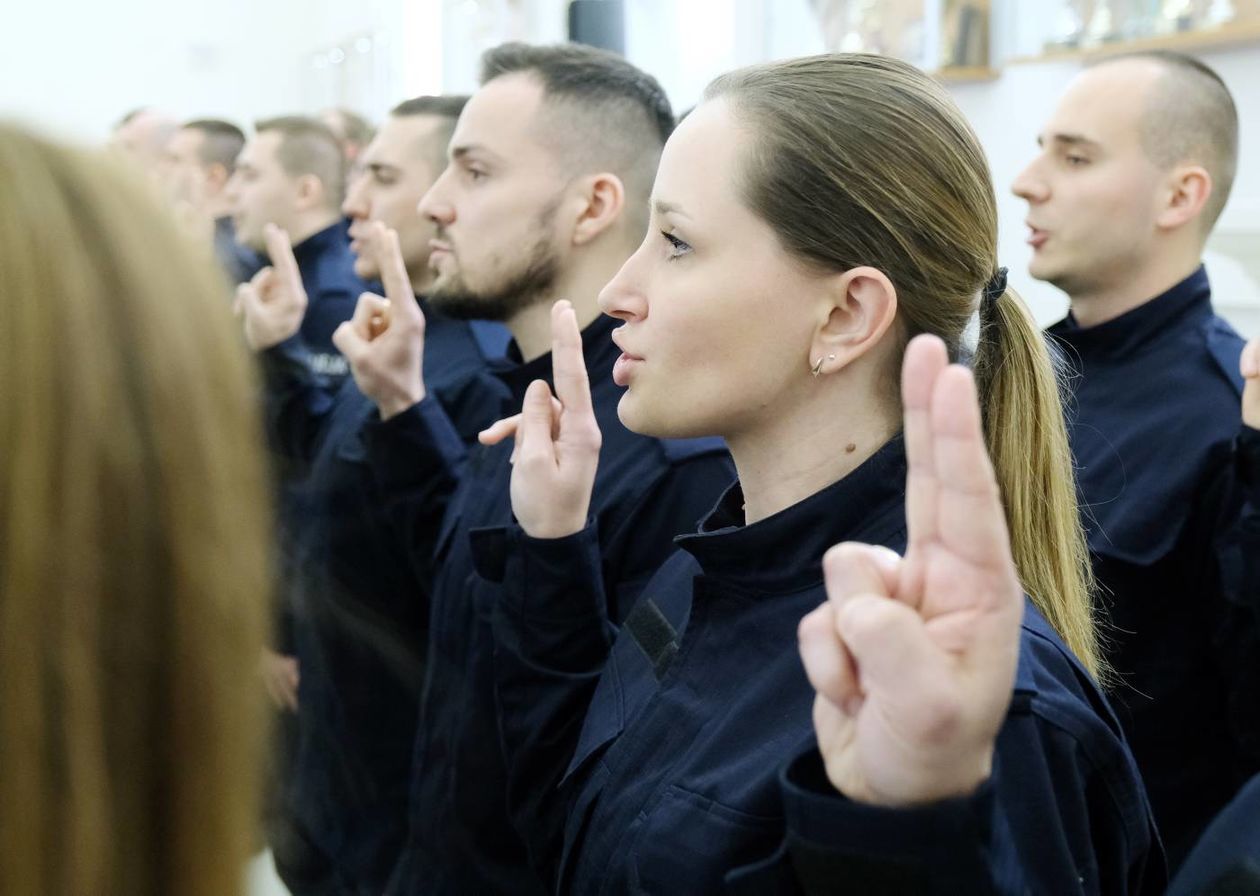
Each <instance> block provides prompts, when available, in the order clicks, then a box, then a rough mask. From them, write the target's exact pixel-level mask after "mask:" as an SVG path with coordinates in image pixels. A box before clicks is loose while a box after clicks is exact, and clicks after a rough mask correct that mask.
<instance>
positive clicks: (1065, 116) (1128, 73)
mask: <svg viewBox="0 0 1260 896" xmlns="http://www.w3.org/2000/svg"><path fill="white" fill-rule="evenodd" d="M1161 74H1162V72H1161V70H1160V68H1159V66H1158V65H1157V64H1156V63H1153V62H1150V61H1148V60H1137V59H1134V60H1122V61H1119V62H1112V63H1104V64H1102V65H1098V66H1095V67H1093V68H1089V69H1086V70H1085V71H1083V72H1081V73H1080V74H1079V75H1077V76H1076V77H1075V78H1074V79H1073V80H1072V82H1071V83H1070V84H1069V85H1068V88H1067V90H1066V91H1065V92H1064V94H1063V97H1062V98H1061V99H1060V100H1059V103H1058V105H1057V106H1056V107H1055V110H1054V113H1053V114H1052V115H1051V118H1050V121H1049V122H1048V124H1047V128H1046V130H1047V132H1048V136H1051V137H1053V136H1054V135H1055V134H1060V133H1067V134H1073V135H1077V136H1083V137H1086V138H1087V139H1090V140H1094V141H1095V142H1098V143H1101V144H1103V145H1129V144H1132V145H1136V144H1137V143H1138V141H1139V140H1140V138H1141V131H1140V127H1141V122H1142V114H1143V112H1144V111H1145V109H1146V106H1147V102H1148V100H1149V97H1150V92H1151V89H1152V88H1153V86H1154V84H1155V82H1156V81H1157V80H1158V79H1159V77H1160V76H1161Z"/></svg>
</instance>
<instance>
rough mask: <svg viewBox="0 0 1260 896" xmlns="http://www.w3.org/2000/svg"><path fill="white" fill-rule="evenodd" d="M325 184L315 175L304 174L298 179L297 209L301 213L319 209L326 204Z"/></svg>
mask: <svg viewBox="0 0 1260 896" xmlns="http://www.w3.org/2000/svg"><path fill="white" fill-rule="evenodd" d="M324 195H325V194H324V182H323V181H322V180H320V179H319V178H318V177H316V176H315V175H314V174H303V175H302V176H300V177H299V178H298V179H297V193H296V198H297V207H298V210H299V211H307V210H309V209H312V208H319V207H320V206H322V205H323V204H324Z"/></svg>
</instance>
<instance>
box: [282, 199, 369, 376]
mask: <svg viewBox="0 0 1260 896" xmlns="http://www.w3.org/2000/svg"><path fill="white" fill-rule="evenodd" d="M293 257H294V258H295V259H297V264H298V270H299V271H301V273H302V285H303V286H305V287H306V297H307V302H308V304H307V306H306V316H305V317H303V318H302V330H301V335H302V341H303V342H304V343H305V344H306V347H307V349H308V350H309V351H310V353H311V363H312V364H313V365H314V367H315V371H316V372H317V373H321V374H324V375H326V376H330V377H336V378H342V377H345V376H346V374H348V373H349V372H350V365H349V364H348V363H347V362H346V359H345V358H343V357H342V356H341V353H340V352H338V351H337V348H336V346H334V345H333V342H332V336H333V333H334V332H336V330H337V327H339V326H341V323H342V321H346V320H349V319H350V317H351V316H352V315H353V314H354V306H355V304H356V303H357V302H358V300H359V295H360V294H361V293H363V292H364V291H365V290H367V289H368V288H369V286H368V284H367V283H365V282H364V281H363V280H361V279H360V278H359V276H358V275H357V274H355V272H354V253H353V252H351V251H350V229H349V225H348V224H347V223H346V221H345V220H344V219H341V220H338V221H337V223H336V224H332V225H330V226H328V227H325V228H324V229H323V230H321V231H319V233H316V234H313V235H311V236H309V237H307V238H306V239H304V240H302V242H300V243H298V244H297V245H296V246H294V247H293Z"/></svg>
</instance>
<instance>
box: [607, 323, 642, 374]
mask: <svg viewBox="0 0 1260 896" xmlns="http://www.w3.org/2000/svg"><path fill="white" fill-rule="evenodd" d="M620 332H621V330H620V329H617V330H613V334H612V341H613V344H614V345H616V346H617V348H619V349H621V357H619V358H618V359H617V360H616V361H615V362H614V363H613V369H612V378H613V382H614V383H616V384H617V385H618V386H628V385H630V377H631V375H632V374H633V373H634V371H635V370H636V369H637V368H638V367H639V366H640V365H642V364H643V359H642V358H641V357H639V356H638V355H635V354H633V353H631V352H629V351H626V348H625V346H624V345H622V341H623V339H624V337H622V338H618V334H619V333H620Z"/></svg>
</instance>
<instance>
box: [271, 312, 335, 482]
mask: <svg viewBox="0 0 1260 896" xmlns="http://www.w3.org/2000/svg"><path fill="white" fill-rule="evenodd" d="M258 357H259V361H260V363H261V367H262V372H263V382H264V389H265V397H264V406H265V408H266V411H265V414H266V423H267V438H268V441H269V442H270V444H271V449H272V450H273V451H275V452H276V453H277V454H279V455H280V456H281V457H282V458H284V459H285V460H287V461H289V462H292V463H297V464H301V465H306V464H309V463H310V462H311V461H312V459H313V458H314V457H315V453H316V451H317V449H318V446H319V438H320V434H321V432H322V431H323V428H324V422H325V420H326V419H327V418H328V415H329V413H330V412H331V411H332V407H333V403H334V396H333V392H332V389H331V387H330V384H329V382H328V381H327V380H326V379H325V378H324V377H322V376H320V375H318V374H317V373H315V371H314V370H313V369H312V367H311V357H310V352H309V351H308V350H307V348H306V346H305V344H304V343H303V342H302V339H301V337H300V336H293V337H292V338H290V339H287V340H285V341H284V342H281V343H280V344H279V345H276V346H273V347H272V348H269V349H266V350H264V351H262V352H259V354H258Z"/></svg>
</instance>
